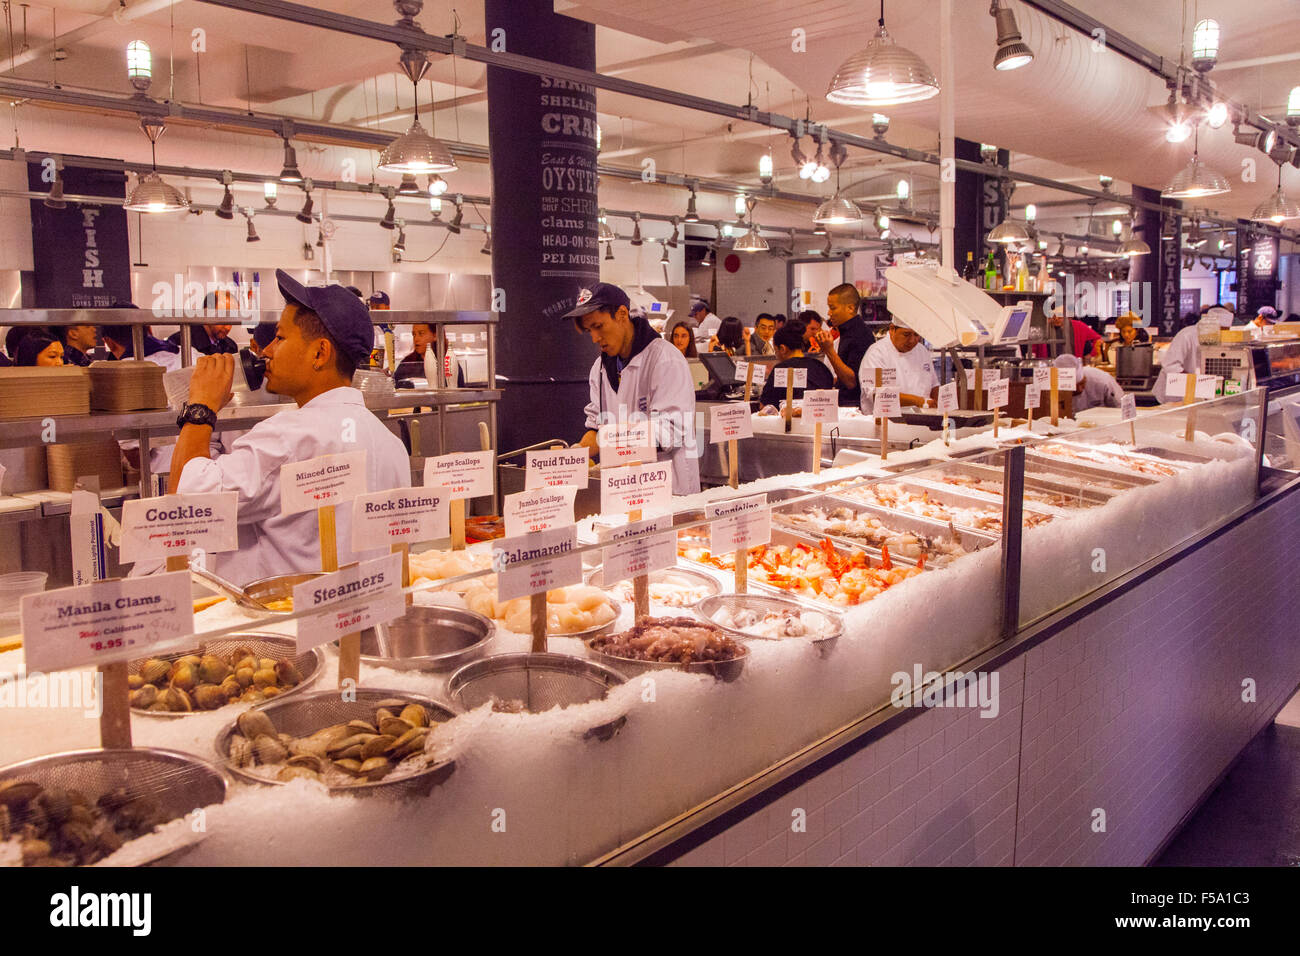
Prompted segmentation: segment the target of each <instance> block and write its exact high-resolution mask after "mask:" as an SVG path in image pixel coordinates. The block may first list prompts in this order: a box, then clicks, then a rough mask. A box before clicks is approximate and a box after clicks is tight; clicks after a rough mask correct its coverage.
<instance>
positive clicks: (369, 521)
mask: <svg viewBox="0 0 1300 956" xmlns="http://www.w3.org/2000/svg"><path fill="white" fill-rule="evenodd" d="M450 501H451V498H450V497H449V496H448V495H447V492H446V491H445V490H444V489H442V488H392V489H390V490H388V491H377V492H375V493H374V494H372V495H359V496H358V497H356V498H354V499H353V501H352V550H353V551H369V550H371V549H372V548H383V547H387V546H388V545H393V544H413V543H414V542H416V541H430V540H432V539H434V538H445V537H447V535H449V534H450V533H451V531H450V530H449V526H448V520H449V519H448V515H449V514H450V508H449V507H448V505H449V503H450Z"/></svg>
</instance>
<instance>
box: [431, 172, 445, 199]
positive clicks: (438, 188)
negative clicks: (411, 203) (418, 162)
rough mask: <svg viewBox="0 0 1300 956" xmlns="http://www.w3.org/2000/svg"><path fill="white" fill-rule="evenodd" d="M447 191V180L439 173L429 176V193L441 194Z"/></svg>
mask: <svg viewBox="0 0 1300 956" xmlns="http://www.w3.org/2000/svg"><path fill="white" fill-rule="evenodd" d="M446 191H447V180H445V179H443V178H442V177H441V176H439V175H438V174H437V173H434V174H433V175H432V176H430V177H429V195H430V196H441V195H442V194H443V193H445V192H446Z"/></svg>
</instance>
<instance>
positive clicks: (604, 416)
mask: <svg viewBox="0 0 1300 956" xmlns="http://www.w3.org/2000/svg"><path fill="white" fill-rule="evenodd" d="M565 318H571V319H573V321H574V324H575V325H577V327H578V330H579V331H581V332H586V333H588V334H589V335H590V336H591V341H592V342H594V343H595V344H596V346H597V348H599V349H600V357H599V358H597V359H596V361H595V362H594V363H593V364H592V366H591V376H590V386H591V401H590V402H589V403H588V404H587V409H586V424H587V432H586V434H585V435H583V436H582V444H583V445H585V446H587V447H588V448H590V449H591V450H592V452H593V453H596V452H598V450H599V447H600V442H599V435H598V432H597V429H599V428H600V426H601V425H606V424H616V423H618V422H620V421H625V422H628V423H635V422H638V421H647V420H648V421H651V422H653V423H654V424H655V428H654V429H653V432H654V436H655V442H656V446H657V456H658V460H659V461H666V460H671V461H672V469H673V494H675V495H690V494H694V493H696V492H697V491H699V490H700V463H699V449H698V446H697V444H696V436H695V383H694V381H693V380H692V379H691V370H690V367H689V366H688V365H687V364H686V359H685V358H684V357H683V356H682V353H681V352H680V351H678V350H677V349H676V348H675V347H674V346H673V345H672V344H671V343H670V342H667V341H665V340H664V339H663V338H661V337H660V336H659V335H658V334H657V333H656V332H655V330H654V329H652V328H651V327H650V323H649V322H647V321H646V320H645V318H644V317H643V316H640V315H637V316H633V315H632V314H631V304H630V300H629V299H628V297H627V293H625V292H624V291H623V290H622V289H620V288H619V287H618V286H616V285H611V284H609V283H607V282H598V283H596V284H595V285H594V286H592V287H591V288H590V289H583V290H582V291H581V292H579V293H578V300H577V304H576V305H575V306H574V307H573V308H572V309H571V310H569V312H567V313H566V314H565Z"/></svg>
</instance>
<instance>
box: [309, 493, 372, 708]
mask: <svg viewBox="0 0 1300 956" xmlns="http://www.w3.org/2000/svg"><path fill="white" fill-rule="evenodd" d="M316 524H317V526H318V527H319V528H320V569H321V570H322V571H324V572H325V573H326V574H329V573H330V572H332V571H337V570H338V569H339V542H338V533H337V530H336V525H335V514H334V505H325V506H323V507H320V508H317V509H316ZM345 680H351V681H352V682H353V685H354V686H355V685H356V684H357V683H359V682H360V680H361V635H360V634H344V635H343V636H342V637H341V638H339V686H340V687H342V686H343V682H344V681H345Z"/></svg>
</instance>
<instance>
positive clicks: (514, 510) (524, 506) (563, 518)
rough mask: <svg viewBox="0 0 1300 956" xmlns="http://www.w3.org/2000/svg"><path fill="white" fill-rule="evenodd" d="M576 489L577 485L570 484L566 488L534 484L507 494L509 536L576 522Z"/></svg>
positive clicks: (506, 508)
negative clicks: (574, 512) (531, 486)
mask: <svg viewBox="0 0 1300 956" xmlns="http://www.w3.org/2000/svg"><path fill="white" fill-rule="evenodd" d="M577 493H578V489H577V488H574V487H573V486H572V485H570V486H568V487H566V488H535V489H533V490H532V491H520V492H518V493H517V494H513V495H506V496H505V499H504V504H505V518H506V537H508V538H513V537H516V536H517V535H524V534H534V533H536V532H538V531H546V530H547V529H549V528H560V527H566V526H568V525H571V524H573V499H574V496H575V495H577Z"/></svg>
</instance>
